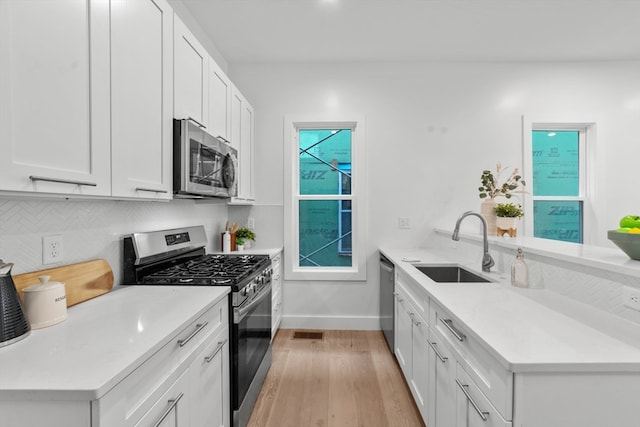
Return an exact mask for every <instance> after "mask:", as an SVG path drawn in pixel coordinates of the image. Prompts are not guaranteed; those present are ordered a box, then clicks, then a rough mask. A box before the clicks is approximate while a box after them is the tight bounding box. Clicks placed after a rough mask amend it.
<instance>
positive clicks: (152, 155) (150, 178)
mask: <svg viewBox="0 0 640 427" xmlns="http://www.w3.org/2000/svg"><path fill="white" fill-rule="evenodd" d="M111 5H112V14H111V25H112V27H111V72H112V77H111V85H112V86H111V105H112V128H111V135H112V162H113V168H112V194H113V196H116V197H136V198H152V199H170V198H171V197H172V160H171V159H172V138H173V131H172V129H173V108H172V107H173V102H172V101H173V98H172V97H173V10H172V9H171V7H170V6H169V4H168V3H167V2H166V0H112V3H111Z"/></svg>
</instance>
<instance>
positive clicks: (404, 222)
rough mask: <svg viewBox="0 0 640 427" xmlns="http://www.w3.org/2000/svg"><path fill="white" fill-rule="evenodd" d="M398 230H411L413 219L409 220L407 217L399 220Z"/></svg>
mask: <svg viewBox="0 0 640 427" xmlns="http://www.w3.org/2000/svg"><path fill="white" fill-rule="evenodd" d="M398 228H402V229H410V228H411V219H410V218H407V217H400V218H398Z"/></svg>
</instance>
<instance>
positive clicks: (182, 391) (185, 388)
mask: <svg viewBox="0 0 640 427" xmlns="http://www.w3.org/2000/svg"><path fill="white" fill-rule="evenodd" d="M189 397H190V396H189V375H188V371H185V372H184V373H183V374H182V375H181V376H180V378H178V379H177V380H176V382H175V383H173V385H172V386H171V387H169V389H168V390H167V391H166V392H165V393H164V394H163V395H162V396H161V397H160V398H159V399H158V400H157V401H156V403H154V405H153V406H152V407H151V409H149V411H147V413H145V414H144V415H143V416H142V418H141V419H140V420H139V421H138V422H137V423H136V424H135V427H150V426H154V427H187V426H189Z"/></svg>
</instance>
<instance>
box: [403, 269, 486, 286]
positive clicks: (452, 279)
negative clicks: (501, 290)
mask: <svg viewBox="0 0 640 427" xmlns="http://www.w3.org/2000/svg"><path fill="white" fill-rule="evenodd" d="M415 267H416V268H417V269H418V270H420V272H421V273H422V274H424V275H425V276H427V277H429V278H430V279H431V280H433V281H434V282H437V283H487V282H491V280H488V279H485V278H484V277H482V276H479V275H477V274H475V273H472V272H471V271H469V270H466V269H464V268H463V267H460V266H459V265H416V266H415Z"/></svg>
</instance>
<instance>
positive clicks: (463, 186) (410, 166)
mask: <svg viewBox="0 0 640 427" xmlns="http://www.w3.org/2000/svg"><path fill="white" fill-rule="evenodd" d="M230 76H231V78H232V79H233V80H234V81H235V82H237V84H238V86H239V87H242V91H243V93H244V94H245V96H246V97H247V98H248V99H249V100H250V102H251V103H252V104H253V106H254V107H255V109H256V129H255V135H256V160H257V162H256V165H257V170H256V175H257V177H258V179H257V180H256V194H257V201H258V206H256V207H254V208H253V214H254V215H255V216H256V218H261V221H262V223H259V224H257V233H258V236H270V238H273V239H274V241H273V242H265V241H263V240H262V239H261V245H265V246H266V247H268V246H276V245H278V244H281V243H282V241H281V240H278V239H281V233H279V234H278V235H277V236H274V235H273V233H272V232H271V231H272V230H273V229H278V230H281V229H282V224H281V223H282V202H283V195H282V191H283V176H282V170H283V153H282V143H283V142H282V138H283V116H284V115H285V114H300V113H304V114H306V113H313V112H318V113H322V112H327V111H335V110H337V111H344V112H354V113H362V114H364V115H365V116H366V119H367V149H368V170H369V237H368V249H367V252H368V255H369V256H368V258H369V259H368V261H369V266H368V280H367V283H305V282H301V283H293V282H286V283H285V287H284V313H285V319H284V325H285V326H295V327H303V326H309V327H323V326H327V325H329V326H332V325H335V324H339V325H342V327H345V328H348V327H376V326H377V318H376V316H377V313H378V296H377V293H378V285H377V282H378V273H377V268H378V266H377V252H376V250H377V248H378V247H379V246H380V245H381V244H384V245H387V246H396V247H397V246H405V247H406V246H409V247H411V246H420V245H422V244H423V243H424V242H425V240H426V239H427V236H428V235H429V233H430V230H431V229H432V227H433V225H434V224H437V223H445V224H446V223H451V226H452V227H453V223H454V222H455V218H456V217H457V216H458V215H459V214H460V213H461V212H463V211H465V210H469V209H472V210H479V204H480V200H479V198H478V196H477V193H478V192H477V187H478V186H479V183H480V174H481V172H482V170H483V169H487V168H493V167H494V165H495V163H496V162H497V161H501V162H502V164H503V165H508V166H512V167H515V166H521V165H522V149H521V141H522V129H521V121H522V119H521V118H522V115H523V114H524V115H527V116H528V117H531V116H533V117H553V118H557V119H558V120H577V119H578V120H583V121H595V122H596V123H597V133H598V147H597V151H598V165H597V166H598V169H597V188H598V192H597V195H596V197H597V199H596V202H597V205H598V206H599V207H600V208H599V214H600V217H599V218H598V224H599V225H598V226H597V232H596V234H597V235H598V236H599V239H598V242H597V243H598V244H599V245H609V242H608V241H607V240H606V231H605V230H607V229H611V228H616V227H617V221H618V219H619V217H621V216H623V215H626V214H629V213H640V206H638V200H639V198H638V196H640V173H638V172H637V171H638V168H637V161H638V159H639V158H640V126H638V125H640V120H639V119H640V63H638V62H623V63H506V64H498V63H375V64H363V63H360V64H358V63H353V64H350V63H347V64H242V65H235V66H232V67H231V69H230ZM400 216H403V217H409V218H411V222H412V229H411V230H399V229H398V226H397V221H398V217H400ZM267 218H268V220H267ZM285 250H286V248H285Z"/></svg>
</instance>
